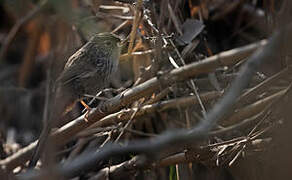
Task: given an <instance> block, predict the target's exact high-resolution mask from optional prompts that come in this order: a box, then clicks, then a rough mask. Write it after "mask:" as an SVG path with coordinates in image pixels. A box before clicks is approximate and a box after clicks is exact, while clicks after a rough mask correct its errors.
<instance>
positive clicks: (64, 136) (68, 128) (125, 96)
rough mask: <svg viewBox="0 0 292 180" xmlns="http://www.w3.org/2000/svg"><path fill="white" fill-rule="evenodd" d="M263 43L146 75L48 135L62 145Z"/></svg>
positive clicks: (16, 161) (10, 160)
mask: <svg viewBox="0 0 292 180" xmlns="http://www.w3.org/2000/svg"><path fill="white" fill-rule="evenodd" d="M266 43H267V41H266V40H262V41H260V42H257V43H253V44H250V45H247V46H243V47H240V48H236V49H232V50H229V51H225V52H222V53H219V54H217V55H214V56H211V57H209V58H206V59H205V60H202V61H199V62H195V63H191V64H189V65H186V66H183V67H180V68H177V69H174V70H172V71H170V72H169V73H165V74H163V75H160V76H157V77H154V78H152V79H149V80H148V81H146V82H144V83H142V84H139V85H137V86H135V87H133V88H131V89H129V90H126V91H124V92H122V93H121V94H119V95H117V96H115V97H113V98H111V99H110V100H108V101H107V102H105V103H104V104H103V105H102V106H101V107H100V108H98V109H93V110H92V111H91V113H90V114H89V117H88V122H85V121H84V120H83V116H81V117H79V118H77V119H75V120H74V121H72V122H70V123H68V124H66V125H64V126H63V127H61V128H60V129H58V130H57V131H56V132H55V133H54V134H52V135H51V136H52V139H54V140H55V141H56V144H57V145H60V146H61V145H64V144H66V143H67V142H68V141H70V140H71V139H72V138H73V137H74V136H75V135H76V134H77V133H79V132H80V131H82V130H84V129H86V128H87V127H89V126H90V125H92V124H93V123H95V122H97V121H99V120H100V119H102V118H103V117H105V116H106V115H109V114H111V113H114V112H116V111H118V110H120V109H121V108H122V107H124V106H126V105H128V104H131V103H132V102H134V101H136V100H138V99H140V98H141V97H144V96H147V95H149V94H152V93H153V92H154V91H156V90H159V88H161V87H162V88H163V87H167V86H169V85H171V84H173V83H176V82H178V81H183V80H186V79H189V78H192V77H195V76H197V75H200V74H203V73H208V72H212V71H214V70H215V69H216V68H218V67H223V66H230V65H234V64H236V63H238V62H239V61H241V60H244V59H245V58H247V57H248V56H249V55H250V54H251V53H252V52H254V51H255V50H256V49H257V48H258V47H262V46H264V45H265V44H266ZM271 51H272V50H271ZM253 60H255V59H253ZM36 144H37V142H33V143H31V144H30V145H28V146H26V147H24V148H22V149H21V150H19V151H18V152H16V153H14V154H13V155H11V156H9V157H7V158H6V159H4V160H1V161H0V166H2V167H5V168H6V169H7V170H8V171H11V170H13V169H14V168H15V167H17V166H20V165H23V164H24V163H25V162H26V161H27V160H29V159H30V158H31V156H32V153H33V151H34V149H35V147H36Z"/></svg>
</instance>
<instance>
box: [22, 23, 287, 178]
mask: <svg viewBox="0 0 292 180" xmlns="http://www.w3.org/2000/svg"><path fill="white" fill-rule="evenodd" d="M287 31H291V25H289V26H288V27H285V28H283V29H282V30H281V31H277V32H275V33H274V35H273V36H272V37H271V38H270V40H269V41H270V42H269V43H268V44H267V45H266V46H265V47H264V48H261V49H259V50H258V51H256V52H255V53H254V54H253V55H252V56H251V57H250V58H249V60H248V61H247V62H246V64H245V65H244V66H243V67H242V68H241V70H240V72H239V76H238V77H237V78H236V79H235V80H234V81H233V83H232V85H231V87H230V89H229V90H228V92H227V93H226V94H225V95H224V97H223V98H222V99H221V100H220V101H219V102H218V103H217V104H216V105H215V106H214V108H213V109H212V110H211V111H210V112H209V113H208V114H207V116H206V118H205V120H204V121H202V122H201V123H200V124H199V125H198V126H196V127H194V128H193V129H191V130H190V131H185V130H176V131H169V132H166V133H163V134H162V135H160V136H158V137H157V138H154V139H152V140H151V141H149V140H140V141H134V142H131V143H130V144H128V145H127V146H120V145H118V144H108V145H107V146H105V147H104V148H101V149H100V150H99V151H95V152H92V153H88V154H84V155H81V156H79V157H77V158H76V159H75V160H73V161H72V162H70V163H64V164H62V165H58V166H57V167H55V168H54V171H53V172H56V174H58V175H61V176H63V177H74V176H76V175H77V174H79V173H80V171H84V170H88V169H90V168H91V167H92V166H94V165H96V164H97V162H100V161H101V160H105V159H108V158H109V157H112V156H116V155H123V154H128V153H135V154H140V153H142V154H145V155H146V156H147V157H148V158H149V159H155V158H157V157H158V156H159V152H161V151H162V150H164V149H165V148H169V147H171V146H173V144H177V145H181V146H182V145H185V144H186V143H188V142H192V143H194V142H195V143H199V142H200V141H201V140H203V139H204V138H206V136H207V134H208V133H209V131H210V130H211V129H212V128H213V127H214V125H215V124H216V123H217V120H218V119H220V118H221V117H222V116H223V115H224V114H225V113H226V112H227V111H228V109H229V108H230V107H231V106H232V105H234V103H235V100H236V99H237V98H238V97H239V95H240V94H241V92H242V90H243V89H245V88H246V87H247V86H248V84H249V82H250V79H251V78H252V75H253V74H254V73H255V71H256V70H257V68H258V67H259V66H260V65H261V64H262V63H263V62H264V61H267V60H268V59H276V58H277V57H278V56H277V52H279V49H280V48H281V47H282V46H281V45H282V43H283V38H285V39H291V37H290V36H291V35H290V34H288V33H285V32H287ZM283 34H284V35H286V36H285V37H284V36H283ZM285 43H287V44H285V45H288V44H289V42H287V41H285ZM211 61H212V60H210V59H208V60H205V61H203V62H204V63H196V64H197V65H198V66H200V65H201V67H202V64H205V63H208V62H209V63H210V62H211ZM221 63H222V61H221ZM191 67H192V65H187V66H185V67H182V68H178V69H175V70H173V71H171V72H170V73H169V76H170V77H171V78H168V79H172V78H173V79H172V80H169V81H167V80H165V81H166V82H173V80H175V81H179V80H182V79H186V78H190V77H192V76H194V75H195V73H192V72H188V69H189V68H191ZM203 67H204V66H203ZM204 70H206V69H204ZM210 70H211V69H208V71H210ZM186 72H188V73H186ZM199 72H202V71H199ZM166 82H164V83H166ZM145 83H149V84H151V85H152V87H155V85H156V83H159V81H158V79H157V78H154V79H150V80H149V81H147V82H145ZM145 83H143V84H141V85H142V87H145ZM141 85H139V86H140V87H141ZM139 86H137V87H139ZM137 87H135V88H137ZM148 87H149V86H148ZM135 88H133V89H132V91H130V92H129V91H128V93H127V92H125V97H129V98H130V99H131V98H132V99H135V98H134V97H137V95H136V94H133V95H136V96H130V95H131V92H133V91H134V89H135ZM145 89H147V86H146V87H145ZM116 98H117V97H115V98H113V100H112V101H110V102H112V103H111V104H105V105H106V106H104V107H107V108H109V107H111V108H110V109H111V110H113V109H117V107H120V105H118V104H115V102H116ZM118 98H119V99H120V97H118ZM122 99H123V98H122ZM124 103H125V102H123V101H122V104H124ZM107 110H109V109H107ZM107 112H108V111H107ZM94 114H96V112H95V113H94ZM91 117H92V116H91ZM91 121H92V118H90V122H91ZM50 172H51V171H50ZM50 172H47V171H42V172H40V173H33V172H30V173H27V174H26V176H25V178H26V179H31V178H35V177H38V178H39V177H43V176H44V175H47V173H50Z"/></svg>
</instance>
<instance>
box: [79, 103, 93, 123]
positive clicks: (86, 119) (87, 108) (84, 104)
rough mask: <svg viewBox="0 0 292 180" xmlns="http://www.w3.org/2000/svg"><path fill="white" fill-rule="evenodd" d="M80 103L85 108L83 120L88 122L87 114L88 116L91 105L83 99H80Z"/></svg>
mask: <svg viewBox="0 0 292 180" xmlns="http://www.w3.org/2000/svg"><path fill="white" fill-rule="evenodd" d="M80 103H81V104H82V105H83V106H84V107H85V109H86V110H87V111H86V113H85V116H84V120H85V121H86V122H88V116H89V113H90V111H91V107H89V106H88V105H87V104H86V103H85V102H84V101H83V100H80Z"/></svg>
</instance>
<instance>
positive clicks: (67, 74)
mask: <svg viewBox="0 0 292 180" xmlns="http://www.w3.org/2000/svg"><path fill="white" fill-rule="evenodd" d="M121 46H122V41H121V39H120V38H119V36H117V35H115V34H113V33H108V32H106V33H98V34H96V35H94V36H93V37H92V38H90V40H89V41H88V42H87V43H86V44H85V45H83V46H82V47H81V48H80V49H79V50H77V51H76V52H75V53H74V54H73V55H72V56H71V57H70V58H69V59H68V61H67V62H66V64H65V67H64V69H63V71H62V72H61V74H60V75H59V76H58V78H57V79H56V81H55V85H54V88H53V94H54V95H53V97H52V98H53V100H52V101H51V103H50V104H49V106H50V107H51V108H50V113H49V118H48V120H47V122H45V124H44V127H43V129H42V132H41V134H40V137H39V140H38V144H37V148H36V150H35V152H34V154H33V157H32V160H31V161H30V164H29V166H30V167H34V166H35V165H36V163H37V161H38V159H39V157H40V155H41V153H42V151H43V149H44V147H45V144H46V141H47V139H48V137H49V134H50V131H51V129H52V128H53V127H54V124H55V123H56V121H57V120H58V119H59V118H60V117H61V116H62V115H64V114H65V113H66V112H68V111H70V110H71V109H72V107H73V105H74V104H75V103H76V102H78V101H80V102H81V104H82V105H84V106H85V108H86V109H87V110H88V112H89V110H90V108H89V106H88V105H86V104H85V103H84V101H83V98H84V95H87V94H89V95H95V94H96V93H97V92H99V91H101V90H103V89H104V88H105V87H106V86H107V85H108V84H109V81H110V79H111V77H112V76H113V74H115V72H116V71H117V69H118V63H119V56H120V51H121ZM87 114H88V113H87ZM85 118H86V116H85Z"/></svg>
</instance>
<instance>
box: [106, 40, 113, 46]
mask: <svg viewBox="0 0 292 180" xmlns="http://www.w3.org/2000/svg"><path fill="white" fill-rule="evenodd" d="M104 44H105V45H106V46H111V44H112V43H111V42H110V41H105V42H104Z"/></svg>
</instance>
